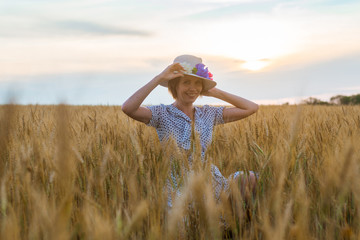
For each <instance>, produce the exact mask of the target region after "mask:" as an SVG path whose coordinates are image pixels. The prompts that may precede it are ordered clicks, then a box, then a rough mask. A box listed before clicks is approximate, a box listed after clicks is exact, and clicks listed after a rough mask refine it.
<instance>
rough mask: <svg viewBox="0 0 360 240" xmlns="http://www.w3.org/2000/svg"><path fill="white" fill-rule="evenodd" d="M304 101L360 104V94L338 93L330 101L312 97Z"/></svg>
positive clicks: (327, 103)
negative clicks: (345, 94) (347, 94)
mask: <svg viewBox="0 0 360 240" xmlns="http://www.w3.org/2000/svg"><path fill="white" fill-rule="evenodd" d="M302 103H303V104H308V105H358V104H360V94H356V95H351V96H344V95H336V96H333V97H331V98H330V101H329V102H327V101H323V100H320V99H317V98H313V97H310V98H308V99H305V100H304V101H303V102H302Z"/></svg>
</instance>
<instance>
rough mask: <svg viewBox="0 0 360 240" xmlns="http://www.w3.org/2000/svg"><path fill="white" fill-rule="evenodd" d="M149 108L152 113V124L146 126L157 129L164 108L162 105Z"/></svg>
mask: <svg viewBox="0 0 360 240" xmlns="http://www.w3.org/2000/svg"><path fill="white" fill-rule="evenodd" d="M147 108H148V109H149V110H150V111H151V119H150V122H149V123H148V124H146V125H148V126H152V127H154V128H157V127H158V126H159V122H160V118H161V112H162V109H163V107H162V106H161V105H155V106H148V107H147Z"/></svg>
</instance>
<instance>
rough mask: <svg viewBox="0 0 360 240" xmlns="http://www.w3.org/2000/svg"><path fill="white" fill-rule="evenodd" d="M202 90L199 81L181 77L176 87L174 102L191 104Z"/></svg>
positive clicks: (200, 81)
mask: <svg viewBox="0 0 360 240" xmlns="http://www.w3.org/2000/svg"><path fill="white" fill-rule="evenodd" d="M202 88H203V86H202V80H201V79H193V78H186V77H183V78H181V79H180V81H179V83H178V85H177V87H176V93H177V98H176V100H177V101H181V102H183V103H193V102H195V100H196V99H197V98H198V97H199V96H200V93H201V91H202Z"/></svg>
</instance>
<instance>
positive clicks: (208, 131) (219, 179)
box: [148, 104, 243, 207]
mask: <svg viewBox="0 0 360 240" xmlns="http://www.w3.org/2000/svg"><path fill="white" fill-rule="evenodd" d="M148 109H150V110H151V112H152V118H151V120H150V122H149V123H148V125H149V126H152V127H155V128H156V131H157V134H158V136H159V139H160V142H164V141H167V140H168V139H169V138H170V136H172V137H173V138H174V139H175V140H176V143H177V145H178V146H179V147H180V148H182V149H184V150H189V149H190V148H191V130H192V121H191V119H190V118H189V117H188V116H187V115H186V114H185V113H184V112H182V111H181V110H179V109H178V108H176V107H175V106H174V105H164V104H161V105H156V106H150V107H148ZM223 110H224V107H212V106H208V105H205V106H202V107H195V124H194V128H195V131H196V132H197V133H199V135H200V144H201V155H202V157H204V155H205V151H206V148H207V146H208V145H209V144H210V143H211V141H212V132H213V129H214V127H215V126H216V125H218V124H223V123H224V119H223ZM189 161H191V157H190V158H189ZM242 173H243V172H242V171H240V172H239V171H238V172H235V173H233V174H231V175H230V176H229V178H225V177H224V176H223V175H222V174H221V172H220V170H219V169H218V168H217V167H216V166H215V165H213V164H212V165H211V174H212V184H213V187H214V190H215V197H216V198H217V199H218V198H219V196H220V193H221V191H226V190H227V189H228V186H229V181H230V179H234V178H237V177H238V176H239V175H240V174H242ZM176 175H177V174H176V171H174V169H171V171H170V180H169V181H168V182H167V187H168V190H169V197H168V206H169V207H172V197H171V194H170V192H175V195H176V196H180V195H181V189H180V187H181V185H182V184H181V183H179V180H178V179H180V178H179V177H177V176H176Z"/></svg>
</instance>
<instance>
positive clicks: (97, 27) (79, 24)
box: [51, 20, 151, 37]
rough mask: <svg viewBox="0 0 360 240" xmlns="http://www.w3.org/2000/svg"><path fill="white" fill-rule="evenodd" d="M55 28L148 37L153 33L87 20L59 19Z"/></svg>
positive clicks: (79, 31)
mask: <svg viewBox="0 0 360 240" xmlns="http://www.w3.org/2000/svg"><path fill="white" fill-rule="evenodd" d="M51 25H53V26H54V27H55V28H57V29H59V30H62V31H64V32H75V33H89V34H95V35H126V36H141V37H147V36H150V35H151V34H150V33H149V32H147V31H141V30H135V29H130V28H119V27H111V26H106V25H101V24H97V23H92V22H87V21H72V20H68V21H58V22H54V23H52V24H51Z"/></svg>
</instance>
